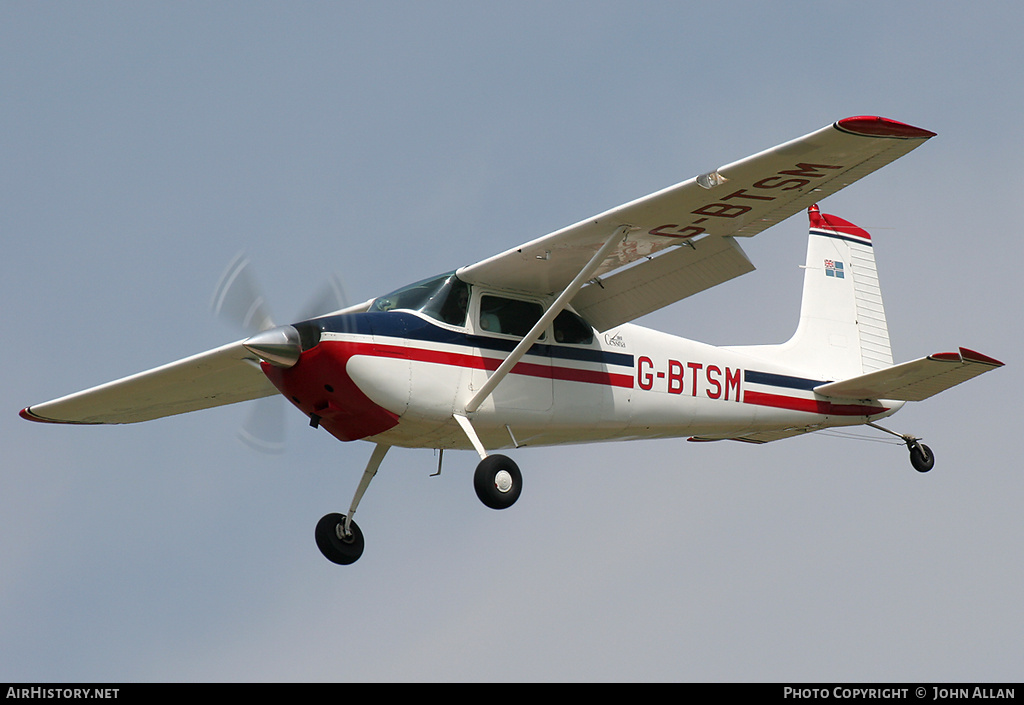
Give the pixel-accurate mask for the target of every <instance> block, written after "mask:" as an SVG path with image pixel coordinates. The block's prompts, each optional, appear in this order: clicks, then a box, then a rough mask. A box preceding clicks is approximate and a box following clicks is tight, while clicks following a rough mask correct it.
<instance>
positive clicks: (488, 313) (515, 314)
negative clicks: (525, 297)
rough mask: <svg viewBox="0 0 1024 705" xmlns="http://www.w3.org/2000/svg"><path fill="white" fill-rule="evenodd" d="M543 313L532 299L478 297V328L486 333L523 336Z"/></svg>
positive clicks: (542, 309)
mask: <svg viewBox="0 0 1024 705" xmlns="http://www.w3.org/2000/svg"><path fill="white" fill-rule="evenodd" d="M543 314H544V307H543V306H541V305H540V304H539V303H536V302H534V301H520V300H518V299H506V298H505V297H503V296H482V297H480V329H481V330H483V331H486V332H487V333H500V334H502V335H515V336H518V337H520V338H522V337H523V336H525V335H526V334H527V333H529V332H530V329H531V328H533V325H534V324H535V323H536V322H537V321H539V320H540V317H541V316H542V315H543Z"/></svg>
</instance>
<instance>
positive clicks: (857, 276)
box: [746, 205, 892, 380]
mask: <svg viewBox="0 0 1024 705" xmlns="http://www.w3.org/2000/svg"><path fill="white" fill-rule="evenodd" d="M807 213H808V217H809V220H810V234H809V237H808V240H807V263H806V265H805V268H804V289H803V300H802V303H801V308H800V323H799V325H798V326H797V330H796V333H794V334H793V337H792V338H791V339H790V340H789V341H788V342H786V343H783V344H782V345H776V346H756V347H751V348H746V350H747V351H748V352H750V353H752V354H755V355H757V356H759V357H764V358H768V359H772V360H777V361H779V362H781V363H785V364H787V365H792V366H794V367H797V368H799V369H800V370H801V371H802V372H804V373H806V374H809V375H811V376H813V377H815V378H816V379H828V380H841V379H847V378H850V377H855V376H857V375H861V374H865V373H868V372H874V371H875V370H880V369H883V368H886V367H889V366H891V365H892V351H891V349H890V346H889V329H888V326H887V324H886V321H885V309H884V308H883V306H882V292H881V288H880V287H879V285H878V271H877V269H876V268H875V253H874V247H873V246H872V242H871V235H869V234H868V233H867V232H866V231H865V230H863V229H862V228H859V227H857V226H856V225H854V224H853V223H850V222H848V221H846V220H843V219H842V218H838V217H836V216H834V215H826V214H824V213H821V212H820V211H819V210H818V206H817V205H814V206H811V207H810V208H809V209H808V211H807Z"/></svg>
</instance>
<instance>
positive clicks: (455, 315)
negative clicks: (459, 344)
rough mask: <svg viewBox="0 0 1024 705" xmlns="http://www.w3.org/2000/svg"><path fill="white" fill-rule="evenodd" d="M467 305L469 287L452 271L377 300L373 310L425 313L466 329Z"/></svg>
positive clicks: (374, 302) (371, 306) (372, 305)
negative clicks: (403, 310) (404, 310)
mask: <svg viewBox="0 0 1024 705" xmlns="http://www.w3.org/2000/svg"><path fill="white" fill-rule="evenodd" d="M468 302H469V285H468V284H466V283H465V282H464V281H462V280H461V279H459V278H458V277H456V276H455V272H449V273H448V274H442V275H441V276H439V277H432V278H430V279H424V280H423V281H420V282H416V283H415V284H410V285H409V286H406V287H402V288H401V289H399V290H397V291H393V292H391V293H390V294H385V295H384V296H381V297H379V298H377V299H374V300H373V303H372V304H370V311H393V310H395V309H400V308H401V309H408V310H410V311H422V312H423V313H425V314H426V315H428V316H430V317H431V318H433V319H435V320H438V321H441V322H442V323H447V324H449V325H453V326H464V325H466V309H467V307H468Z"/></svg>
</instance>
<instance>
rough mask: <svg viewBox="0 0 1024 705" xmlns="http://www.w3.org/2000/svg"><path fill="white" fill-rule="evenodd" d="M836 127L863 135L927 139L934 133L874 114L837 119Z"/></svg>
mask: <svg viewBox="0 0 1024 705" xmlns="http://www.w3.org/2000/svg"><path fill="white" fill-rule="evenodd" d="M836 127H837V128H839V129H840V130H843V131H844V132H849V133H852V134H854V135H862V136H864V137H897V138H900V139H928V138H929V137H934V136H935V133H934V132H932V131H931V130H925V129H922V128H920V127H914V126H913V125H907V124H906V123H903V122H896V121H895V120H890V119H889V118H884V117H877V116H874V115H857V116H856V117H848V118H843V119H842V120H839V121H838V122H837V123H836Z"/></svg>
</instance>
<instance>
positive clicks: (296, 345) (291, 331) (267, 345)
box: [242, 326, 302, 368]
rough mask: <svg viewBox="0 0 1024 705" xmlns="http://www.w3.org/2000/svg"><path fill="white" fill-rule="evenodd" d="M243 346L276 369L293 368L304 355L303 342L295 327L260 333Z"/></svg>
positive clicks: (283, 327)
mask: <svg viewBox="0 0 1024 705" xmlns="http://www.w3.org/2000/svg"><path fill="white" fill-rule="evenodd" d="M242 345H244V346H245V347H246V349H248V350H249V351H250V352H252V353H255V354H256V355H259V356H260V358H261V359H263V360H265V361H266V362H268V363H270V364H271V365H274V366H275V367H284V368H288V367H293V366H294V365H295V363H296V362H298V361H299V356H301V355H302V340H301V338H300V336H299V331H298V330H296V329H295V327H294V326H278V327H276V328H269V329H267V330H264V331H260V332H259V333H257V334H256V335H254V336H252V337H251V338H248V339H247V340H245V341H244V342H243V343H242Z"/></svg>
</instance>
